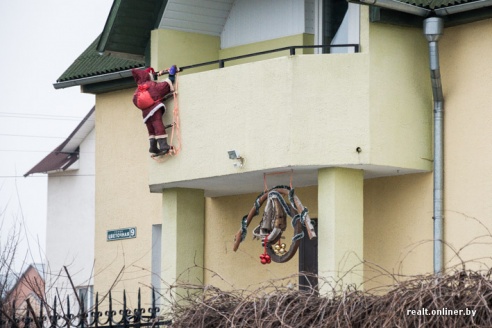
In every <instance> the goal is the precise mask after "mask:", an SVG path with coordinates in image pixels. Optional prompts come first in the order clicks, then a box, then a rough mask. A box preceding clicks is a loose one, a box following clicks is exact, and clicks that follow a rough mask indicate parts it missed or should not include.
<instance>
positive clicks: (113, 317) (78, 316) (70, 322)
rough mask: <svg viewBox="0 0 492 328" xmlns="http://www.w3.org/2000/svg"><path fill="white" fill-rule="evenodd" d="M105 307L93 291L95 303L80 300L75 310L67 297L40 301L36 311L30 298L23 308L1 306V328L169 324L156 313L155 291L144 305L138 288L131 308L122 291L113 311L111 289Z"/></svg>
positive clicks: (127, 327) (118, 327)
mask: <svg viewBox="0 0 492 328" xmlns="http://www.w3.org/2000/svg"><path fill="white" fill-rule="evenodd" d="M108 299H109V301H108V305H107V306H108V308H107V310H106V311H104V312H102V311H101V309H100V305H99V295H97V294H96V301H95V306H94V307H93V308H92V309H84V300H83V299H81V300H79V302H78V303H79V306H78V307H77V308H78V310H77V311H76V313H73V310H72V308H71V306H70V299H69V298H67V301H66V305H64V306H60V305H59V304H58V302H57V299H56V298H55V300H54V301H53V304H52V306H51V307H48V304H46V303H44V302H41V303H40V304H38V307H39V310H38V311H35V310H34V309H33V306H31V304H30V302H29V300H27V301H26V303H27V304H26V306H25V307H23V310H22V311H19V308H16V305H15V303H14V304H12V305H10V306H9V305H7V304H0V305H3V306H2V308H1V309H0V328H43V327H46V328H86V327H98V328H107V327H111V328H134V327H135V328H140V327H155V328H158V327H162V326H170V325H171V321H170V320H166V319H164V318H162V317H160V316H159V311H160V309H159V308H158V307H157V305H156V297H155V291H154V290H153V291H152V305H151V307H150V308H143V307H142V303H141V294H140V290H139V291H138V304H137V308H135V309H130V308H129V307H128V306H127V301H126V292H123V304H122V308H121V309H120V310H119V311H118V312H116V311H115V310H114V309H113V308H114V305H113V299H112V296H111V292H110V293H109V295H108Z"/></svg>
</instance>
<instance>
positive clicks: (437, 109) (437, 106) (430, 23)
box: [424, 17, 444, 274]
mask: <svg viewBox="0 0 492 328" xmlns="http://www.w3.org/2000/svg"><path fill="white" fill-rule="evenodd" d="M442 32H443V20H442V18H439V17H431V18H427V19H425V20H424V35H425V37H426V38H427V41H428V42H429V60H430V63H429V64H430V75H431V82H432V95H433V98H434V163H433V164H434V206H433V207H434V209H433V219H434V274H441V273H443V270H444V264H443V261H444V249H443V241H444V217H443V211H444V206H443V204H444V96H443V93H442V85H441V72H440V69H439V51H438V46H437V41H438V40H439V38H440V37H441V35H442Z"/></svg>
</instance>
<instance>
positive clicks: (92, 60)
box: [56, 37, 145, 83]
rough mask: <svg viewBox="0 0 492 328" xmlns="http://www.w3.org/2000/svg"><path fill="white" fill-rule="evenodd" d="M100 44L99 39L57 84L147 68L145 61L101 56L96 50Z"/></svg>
mask: <svg viewBox="0 0 492 328" xmlns="http://www.w3.org/2000/svg"><path fill="white" fill-rule="evenodd" d="M98 42H99V37H98V38H97V39H96V40H94V42H92V44H91V45H90V46H89V47H88V48H87V49H86V50H85V51H84V52H83V53H82V54H81V55H80V56H79V57H78V58H77V59H76V60H75V61H74V62H73V63H72V65H70V67H68V68H67V70H66V71H65V72H64V73H63V74H62V75H61V76H60V77H59V78H58V80H56V82H58V83H60V82H65V81H71V80H77V79H82V78H89V77H93V76H98V75H102V74H109V73H115V72H119V71H125V70H129V69H132V68H136V67H143V66H145V62H144V61H143V60H134V59H123V58H119V57H115V56H108V55H101V54H99V52H98V51H97V50H96V45H97V44H98Z"/></svg>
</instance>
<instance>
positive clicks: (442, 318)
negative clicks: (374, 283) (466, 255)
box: [172, 270, 492, 328]
mask: <svg viewBox="0 0 492 328" xmlns="http://www.w3.org/2000/svg"><path fill="white" fill-rule="evenodd" d="M491 273H492V271H491V270H489V271H488V272H485V273H480V272H476V271H456V272H455V273H452V274H448V275H445V276H441V277H437V276H435V275H426V276H418V277H413V278H411V279H409V280H405V281H401V282H396V283H395V285H394V286H391V289H390V290H389V292H387V293H385V294H384V295H376V294H373V293H371V292H369V291H361V290H357V289H356V288H353V287H351V286H349V287H347V288H344V289H342V288H340V286H338V287H329V288H326V287H327V286H329V284H328V282H327V281H323V280H321V278H320V286H321V291H322V292H323V294H319V293H318V292H317V291H316V290H313V289H311V290H308V291H299V290H297V289H293V288H289V287H287V286H285V287H278V285H281V284H282V282H280V283H279V281H274V282H271V286H267V288H265V287H262V288H259V289H257V290H253V291H247V290H233V291H223V290H220V289H218V288H215V287H212V286H196V285H179V288H183V289H184V290H187V291H189V293H187V296H186V297H185V299H184V300H183V301H181V302H175V303H174V305H173V316H174V317H173V325H172V326H173V327H186V328H189V327H214V328H218V327H264V328H267V327H439V328H442V327H492V316H491V307H492V281H491V279H490V276H491ZM290 278H292V277H290ZM423 309H424V310H423ZM425 309H427V311H428V314H427V315H422V313H421V315H418V314H413V315H412V314H411V313H410V312H409V311H412V310H415V311H419V310H420V311H425ZM432 310H440V311H444V312H445V314H444V315H437V314H434V315H433V314H431V313H432V312H431V311H432ZM454 310H462V311H466V310H468V311H472V310H473V311H475V315H471V314H466V313H463V314H461V315H455V314H453V313H451V312H450V311H454Z"/></svg>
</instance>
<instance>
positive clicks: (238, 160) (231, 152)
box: [227, 149, 244, 167]
mask: <svg viewBox="0 0 492 328" xmlns="http://www.w3.org/2000/svg"><path fill="white" fill-rule="evenodd" d="M227 154H229V159H232V160H234V161H236V162H235V163H234V167H243V163H244V158H242V157H241V155H239V152H238V151H237V150H235V149H233V150H229V151H228V152H227Z"/></svg>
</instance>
